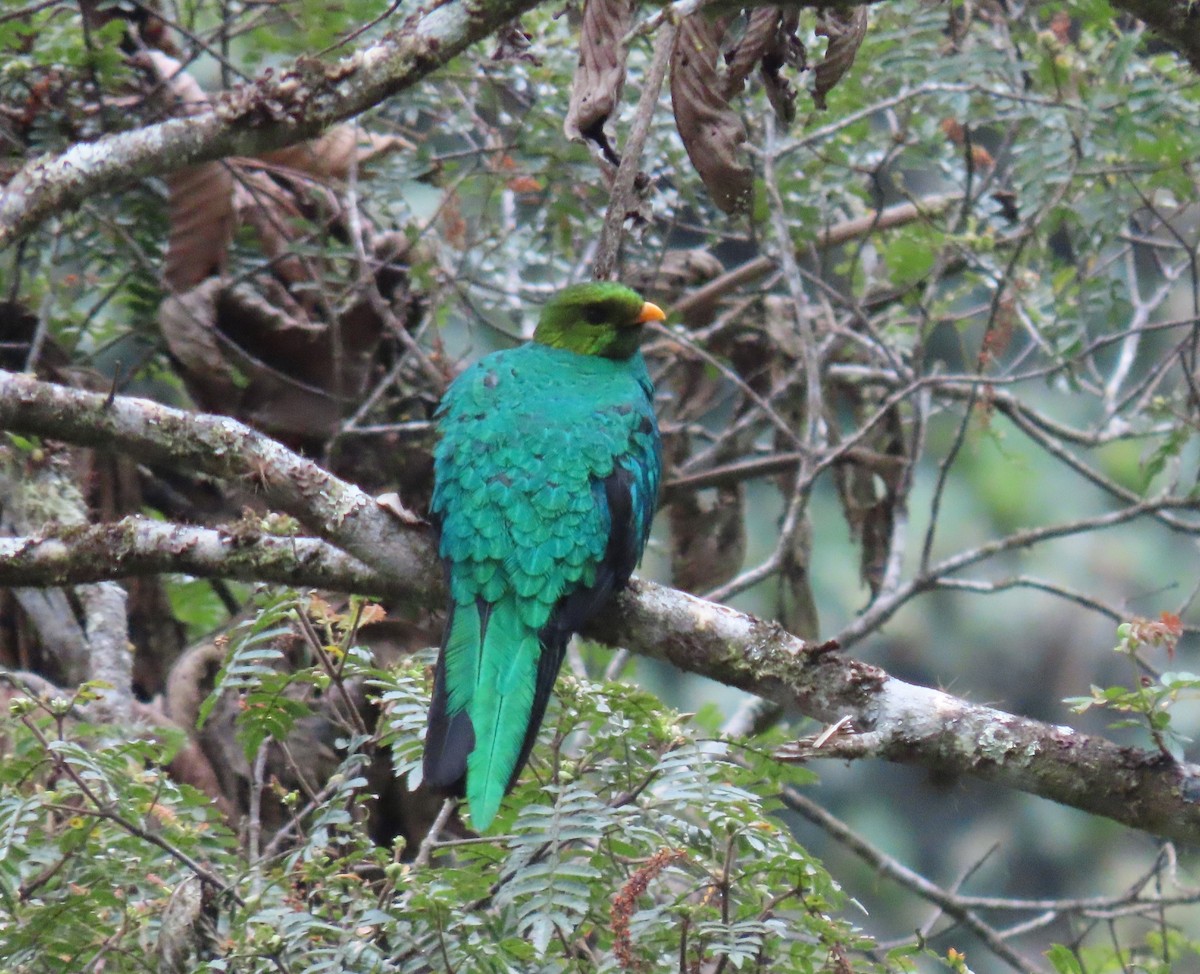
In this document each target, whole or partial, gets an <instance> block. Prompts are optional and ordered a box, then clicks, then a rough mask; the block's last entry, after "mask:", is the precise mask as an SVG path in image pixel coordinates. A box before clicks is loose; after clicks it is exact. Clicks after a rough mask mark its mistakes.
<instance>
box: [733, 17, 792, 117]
mask: <svg viewBox="0 0 1200 974" xmlns="http://www.w3.org/2000/svg"><path fill="white" fill-rule="evenodd" d="M799 23H800V14H799V11H797V10H796V9H795V8H788V9H785V8H782V7H756V8H755V9H754V10H753V11H751V13H750V17H749V19H748V20H747V22H746V30H745V32H744V33H743V34H742V36H741V39H740V40H738V42H737V43H736V44H735V45H734V46H733V47H732V48H731V49H730V50H729V52H728V53H727V54H726V55H725V61H726V64H725V89H724V90H725V97H727V98H733V97H735V96H736V95H738V94H740V93H741V90H742V86H743V85H744V84H745V81H746V78H747V77H748V76H749V74H750V72H751V71H753V70H754V68H755V66H761V69H762V79H763V86H764V88H765V89H766V92H767V99H768V100H769V101H770V102H771V107H772V108H774V110H775V115H776V117H777V118H778V119H779V121H780V122H781V123H783V124H784V125H788V124H790V123H791V122H792V120H793V119H794V118H795V116H796V91H795V89H794V88H793V87H792V85H791V83H790V82H789V81H788V80H787V78H785V77H784V76H783V74H782V73H781V72H782V70H783V69H784V68H785V67H791V68H793V69H795V70H803V68H804V65H805V51H804V45H803V44H802V43H801V41H800V38H799V36H797V34H796V28H797V27H798V26H799Z"/></svg>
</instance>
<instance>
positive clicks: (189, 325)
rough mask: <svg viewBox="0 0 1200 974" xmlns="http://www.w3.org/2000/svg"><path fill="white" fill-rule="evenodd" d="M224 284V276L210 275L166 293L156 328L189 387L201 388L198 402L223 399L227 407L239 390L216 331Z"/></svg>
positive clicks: (159, 310)
mask: <svg viewBox="0 0 1200 974" xmlns="http://www.w3.org/2000/svg"><path fill="white" fill-rule="evenodd" d="M224 287H225V281H224V280H223V279H221V278H219V277H210V278H209V279H208V280H206V281H203V282H202V283H200V284H198V285H197V286H196V287H194V288H192V289H191V290H188V291H184V292H181V293H175V294H170V295H168V296H167V298H166V299H165V300H164V301H163V303H162V304H161V305H160V306H159V309H158V328H159V331H161V332H162V336H163V338H164V339H165V340H166V343H167V348H168V349H169V350H170V352H171V354H172V355H173V356H174V357H175V359H176V360H177V361H178V362H179V365H180V367H181V369H182V371H183V374H184V377H185V379H186V380H187V382H188V385H189V387H192V386H196V387H198V388H199V389H201V390H203V391H202V392H201V394H200V395H199V396H197V398H198V399H200V401H201V404H202V405H204V404H206V403H207V402H220V401H222V400H224V401H225V403H226V404H227V405H226V408H228V404H230V403H232V402H234V401H236V398H237V394H238V392H237V379H236V376H235V374H234V371H233V369H232V368H231V367H230V365H229V362H228V361H227V360H226V358H225V355H224V354H223V353H222V351H221V346H220V344H219V341H218V339H217V334H216V320H217V298H218V297H219V295H220V293H221V291H222V289H223V288H224ZM195 394H196V390H195V389H193V395H195Z"/></svg>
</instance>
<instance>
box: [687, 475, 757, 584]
mask: <svg viewBox="0 0 1200 974" xmlns="http://www.w3.org/2000/svg"><path fill="white" fill-rule="evenodd" d="M711 493H713V494H714V495H715V496H714V497H713V498H712V499H711V500H707V499H705V498H703V497H702V495H701V492H699V491H689V492H688V493H686V494H683V495H682V496H679V497H677V498H676V499H674V500H673V501H672V502H671V505H670V507H669V508H668V512H669V518H668V521H669V524H670V528H671V581H672V584H674V585H675V586H676V587H677V588H681V589H683V590H684V591H685V592H691V593H693V594H695V595H703V594H704V593H705V592H709V591H711V590H712V589H714V588H717V587H718V586H721V585H724V584H725V583H726V582H728V581H729V580H730V579H731V578H733V577H734V576H735V575H737V573H738V572H739V571H740V570H741V568H742V561H743V560H744V559H745V557H746V523H745V495H744V492H743V490H742V487H741V485H740V484H735V485H733V486H731V487H721V488H719V489H718V490H716V491H713V492H711Z"/></svg>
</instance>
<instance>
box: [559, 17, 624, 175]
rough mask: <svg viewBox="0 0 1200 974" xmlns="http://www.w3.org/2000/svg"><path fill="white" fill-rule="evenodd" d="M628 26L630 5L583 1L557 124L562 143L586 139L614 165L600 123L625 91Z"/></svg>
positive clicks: (614, 156) (616, 159)
mask: <svg viewBox="0 0 1200 974" xmlns="http://www.w3.org/2000/svg"><path fill="white" fill-rule="evenodd" d="M632 21H633V4H632V3H631V2H630V0H587V3H586V4H585V5H584V8H583V26H582V27H581V28H580V32H579V64H578V65H577V66H576V68H575V80H574V81H573V82H572V83H571V102H570V105H569V106H568V108H567V117H566V119H565V120H564V122H563V132H564V134H565V135H566V136H567V138H568V139H570V140H571V141H573V142H581V141H583V140H584V139H588V140H590V141H591V142H593V143H595V145H596V146H597V147H598V148H599V149H600V151H601V152H602V153H603V154H604V157H605V158H606V159H607V160H608V161H609V162H611V163H612V164H613V165H614V166H615V165H619V164H620V161H621V160H620V157H619V156H618V155H617V152H616V150H615V149H614V148H613V147H612V145H611V144H610V143H609V141H608V136H607V135H606V134H605V132H604V123H605V122H607V121H608V119H609V117H610V116H611V115H612V113H613V110H614V109H615V108H616V106H617V103H618V102H619V101H620V100H621V91H622V89H623V88H624V86H625V56H626V53H627V51H626V48H625V44H624V38H625V35H626V34H627V33H628V32H629V25H630V23H631V22H632Z"/></svg>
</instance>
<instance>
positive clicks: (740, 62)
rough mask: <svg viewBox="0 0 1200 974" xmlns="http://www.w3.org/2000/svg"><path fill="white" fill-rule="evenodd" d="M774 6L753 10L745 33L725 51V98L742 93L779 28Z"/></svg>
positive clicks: (776, 8)
mask: <svg viewBox="0 0 1200 974" xmlns="http://www.w3.org/2000/svg"><path fill="white" fill-rule="evenodd" d="M779 19H780V13H779V8H778V7H755V8H754V10H752V11H751V12H750V16H749V18H748V20H747V21H746V30H745V31H744V32H743V34H742V36H741V38H740V39H739V40H738V41H737V42H736V43H735V44H734V45H733V47H731V48H730V49H729V50H728V51H726V52H725V84H724V85H723V87H722V91H723V93H724V95H725V97H726V98H733V97H735V96H737V95H740V94H741V93H742V86H743V85H744V84H745V82H746V78H748V77H749V76H750V72H751V71H753V70H754V69H755V68H756V67H757V66H758V63H759V62H760V61H761V60H762V59H763V56H764V55H765V54H766V53H767V50H768V49H769V48H770V47H772V46H774V44H775V34H776V31H777V30H778V29H779Z"/></svg>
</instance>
